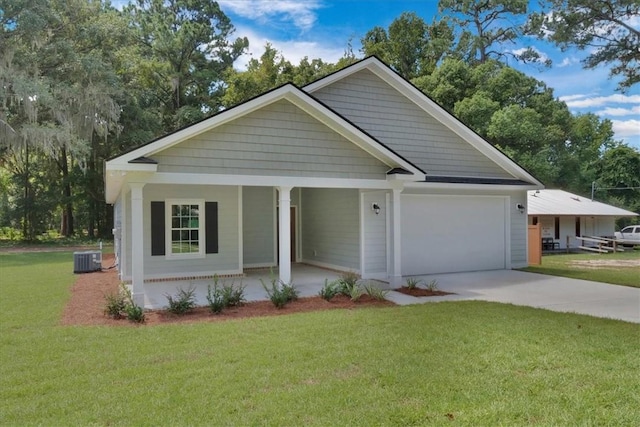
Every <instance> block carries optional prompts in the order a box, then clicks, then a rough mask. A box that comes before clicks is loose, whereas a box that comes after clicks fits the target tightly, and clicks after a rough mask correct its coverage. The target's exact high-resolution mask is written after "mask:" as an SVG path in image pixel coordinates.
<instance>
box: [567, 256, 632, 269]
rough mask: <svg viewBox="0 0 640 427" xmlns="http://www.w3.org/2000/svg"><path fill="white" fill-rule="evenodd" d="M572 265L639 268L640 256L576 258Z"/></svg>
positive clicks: (592, 267)
mask: <svg viewBox="0 0 640 427" xmlns="http://www.w3.org/2000/svg"><path fill="white" fill-rule="evenodd" d="M569 265H570V266H572V267H578V268H587V269H600V268H639V267H640V258H638V259H587V260H575V261H571V262H570V263H569Z"/></svg>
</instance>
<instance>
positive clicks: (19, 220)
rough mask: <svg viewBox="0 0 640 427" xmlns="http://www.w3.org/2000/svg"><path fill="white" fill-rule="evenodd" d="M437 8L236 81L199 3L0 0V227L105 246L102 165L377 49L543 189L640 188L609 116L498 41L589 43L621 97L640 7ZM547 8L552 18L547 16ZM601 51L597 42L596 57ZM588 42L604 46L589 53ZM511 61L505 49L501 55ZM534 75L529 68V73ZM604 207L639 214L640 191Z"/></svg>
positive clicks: (228, 28) (231, 52) (634, 66)
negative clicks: (567, 97) (429, 15)
mask: <svg viewBox="0 0 640 427" xmlns="http://www.w3.org/2000/svg"><path fill="white" fill-rule="evenodd" d="M527 5H528V1H527V0H494V1H490V2H487V1H479V0H464V1H459V0H440V3H439V7H440V11H441V13H440V14H439V17H438V18H436V19H434V20H433V22H431V23H427V22H425V21H424V20H423V19H422V18H420V17H419V16H418V15H416V14H415V13H403V14H402V15H401V16H399V17H398V18H396V19H395V20H394V21H393V22H392V23H391V25H390V26H389V27H388V28H381V27H375V28H373V29H371V30H370V31H368V32H367V33H366V34H365V35H364V37H363V38H362V39H361V44H362V49H361V51H360V52H358V54H356V53H354V52H353V50H352V49H351V47H350V46H351V43H350V42H349V41H345V44H346V46H347V48H346V49H345V54H344V56H343V57H342V58H341V59H340V60H339V61H338V62H337V63H335V64H332V63H327V62H325V61H323V60H322V59H320V58H316V59H309V58H304V59H303V60H302V61H300V63H298V64H292V63H291V62H289V61H287V60H286V59H285V58H283V57H282V55H281V54H280V53H279V52H277V51H276V50H275V49H274V48H273V47H272V46H270V45H267V46H265V48H264V53H263V54H262V55H261V56H260V58H254V59H251V60H250V62H249V64H248V68H247V70H246V71H237V70H234V68H233V63H234V61H235V60H236V59H238V58H239V57H240V55H242V54H243V53H244V52H246V50H247V47H248V41H247V40H246V39H244V38H237V37H235V36H234V28H233V25H232V24H231V22H230V20H229V18H228V17H227V16H226V15H225V14H224V13H223V12H222V10H221V9H220V8H219V6H218V4H217V3H215V2H211V1H208V0H136V1H132V2H130V3H129V4H128V5H127V6H126V7H124V8H123V10H117V9H115V8H113V7H112V6H111V5H110V4H109V3H108V2H103V1H96V0H0V227H11V228H15V229H19V230H20V233H21V235H22V237H23V238H24V239H27V240H31V239H34V238H35V237H36V236H37V235H38V234H40V233H42V232H44V231H46V230H49V229H58V230H60V233H61V234H62V235H65V236H71V235H74V234H77V233H80V232H86V233H88V235H89V236H92V237H110V230H111V226H112V217H111V215H112V212H111V207H110V206H107V205H106V204H105V202H104V185H103V173H104V172H103V165H104V161H105V159H108V158H110V157H112V156H114V155H117V154H119V153H122V152H124V151H126V150H130V149H132V148H134V147H137V146H139V145H141V144H144V143H146V142H148V141H150V140H152V139H153V138H156V137H158V136H161V135H163V134H166V133H168V132H172V131H174V130H176V129H178V128H181V127H183V126H186V125H188V124H190V123H193V122H195V121H197V120H200V119H202V118H204V117H206V116H209V115H211V114H214V113H216V112H218V111H221V110H222V109H224V108H228V107H230V106H232V105H235V104H237V103H239V102H242V101H244V100H246V99H249V98H251V97H253V96H256V95H258V94H260V93H262V92H264V91H266V90H269V89H271V88H273V87H276V86H278V85H280V84H283V83H286V82H293V83H295V84H297V85H304V84H306V83H308V82H310V81H313V80H315V79H317V78H319V77H321V76H323V75H326V74H328V73H330V72H333V71H335V70H337V69H340V68H342V67H344V66H346V65H348V64H350V63H353V62H355V61H357V60H358V59H359V58H361V57H363V56H367V55H377V56H378V57H380V58H381V59H382V60H383V61H385V62H386V63H388V64H389V65H390V66H391V67H393V68H394V69H395V70H396V71H397V72H398V73H399V74H401V75H402V76H403V77H405V78H407V79H409V80H410V81H411V82H412V83H413V84H414V85H416V87H418V88H419V89H421V90H423V91H424V92H425V93H426V94H428V95H429V96H430V97H431V98H433V99H434V100H435V101H437V102H438V103H440V104H441V105H442V106H443V107H444V108H446V109H447V110H448V111H450V112H451V113H453V114H455V115H456V116H457V117H458V118H459V119H460V120H462V121H463V122H464V123H466V124H467V125H468V126H470V127H471V128H472V129H474V130H475V131H476V132H478V133H479V134H480V135H482V136H483V137H485V138H486V139H487V140H489V141H490V142H491V143H493V144H495V145H496V146H497V147H499V148H500V149H501V150H503V151H504V152H505V153H507V154H508V155H509V156H511V157H512V158H513V159H514V160H516V161H517V162H519V163H520V164H521V165H522V166H524V167H525V168H527V169H528V170H529V171H530V172H532V173H533V174H534V175H535V176H536V177H538V178H539V179H541V180H542V181H543V182H544V183H545V184H546V185H547V186H548V187H551V188H554V187H557V188H564V189H567V190H569V191H574V192H577V193H580V194H588V193H589V192H590V191H591V185H592V182H596V183H597V187H598V188H610V187H617V188H619V187H625V188H628V187H636V188H637V187H640V152H638V150H636V149H633V148H631V147H629V146H627V145H625V144H622V143H621V142H619V141H616V140H615V139H614V134H613V131H612V128H611V122H610V121H608V120H602V119H601V118H599V117H598V116H596V115H593V114H584V115H574V114H572V113H571V112H570V111H569V110H568V108H567V106H566V104H564V103H563V102H561V101H558V100H557V99H556V98H554V95H553V89H552V88H549V87H547V86H546V85H545V84H544V83H543V82H541V81H539V80H536V79H535V78H533V77H531V76H528V75H526V74H523V73H522V72H519V71H516V70H515V69H513V68H511V67H509V66H508V63H509V61H514V60H518V61H524V62H531V63H534V65H532V67H544V66H548V65H549V64H546V63H544V62H542V61H541V58H540V55H539V54H538V52H537V51H536V50H535V49H522V50H520V51H518V52H517V53H514V52H513V51H512V50H510V49H507V48H506V47H505V45H506V44H508V43H510V42H512V41H514V40H516V39H517V38H519V37H521V36H522V35H523V34H525V33H526V34H536V35H538V36H540V37H547V38H548V39H550V40H551V41H552V42H554V43H557V44H558V45H559V46H560V47H563V48H564V47H567V46H578V47H580V48H586V47H590V48H591V50H590V52H591V53H590V54H589V55H588V56H587V59H586V60H585V62H584V66H585V67H595V66H598V65H601V64H607V65H609V66H610V70H611V74H612V76H618V77H620V86H619V88H620V90H622V91H625V90H628V89H629V88H631V87H632V86H634V85H636V84H637V83H638V81H639V80H640V77H639V76H640V73H639V72H638V70H639V68H638V57H639V56H640V53H639V52H638V49H637V46H638V45H640V35H639V33H638V31H637V30H636V29H635V28H633V27H631V26H629V25H628V24H627V22H628V21H629V19H630V18H631V17H633V16H638V14H640V5H639V4H638V2H637V1H635V0H615V1H614V0H607V1H603V0H547V1H546V2H545V8H546V9H544V10H543V11H541V12H537V13H532V12H528V11H527ZM550 10H556V11H558V10H561V11H562V12H554V13H547V12H549V11H550ZM593 46H596V48H593ZM597 46H599V47H602V49H598V48H597ZM508 52H511V53H508ZM532 70H535V68H532ZM596 195H597V198H598V199H600V200H605V201H609V202H612V203H615V204H617V205H619V206H622V207H626V208H628V209H631V210H635V211H637V212H640V191H639V190H638V189H635V190H634V189H626V190H619V191H613V190H607V191H606V192H605V191H604V190H602V191H599V192H597V193H596Z"/></svg>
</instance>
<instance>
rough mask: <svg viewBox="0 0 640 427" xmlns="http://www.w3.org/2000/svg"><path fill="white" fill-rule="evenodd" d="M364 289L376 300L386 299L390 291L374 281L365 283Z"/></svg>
mask: <svg viewBox="0 0 640 427" xmlns="http://www.w3.org/2000/svg"><path fill="white" fill-rule="evenodd" d="M364 291H365V292H366V293H367V295H369V296H370V297H371V298H373V299H375V300H378V301H384V300H385V299H386V296H387V294H388V293H389V291H388V290H385V289H381V288H380V287H378V286H376V285H375V284H373V283H367V284H365V285H364Z"/></svg>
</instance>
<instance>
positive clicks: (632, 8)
mask: <svg viewBox="0 0 640 427" xmlns="http://www.w3.org/2000/svg"><path fill="white" fill-rule="evenodd" d="M543 6H545V7H544V10H543V11H541V12H539V13H534V14H532V15H531V16H530V18H529V22H528V31H529V32H530V33H532V34H536V35H538V36H539V37H540V38H544V39H547V40H550V41H552V42H554V43H556V44H557V45H558V46H560V47H561V48H562V49H563V50H566V49H568V48H569V47H571V46H576V47H577V48H578V49H582V50H588V51H589V54H588V55H587V57H586V58H585V59H584V60H583V61H582V63H583V65H584V67H585V68H595V67H598V66H599V65H610V66H611V69H610V75H611V77H614V76H620V77H621V78H622V80H621V81H620V83H619V84H618V89H619V90H623V91H624V90H627V89H629V88H630V87H631V86H633V85H634V84H636V83H638V82H639V81H640V65H639V64H638V61H639V60H640V49H638V46H640V30H638V27H637V25H638V21H637V19H638V16H640V2H638V0H546V1H544V2H543Z"/></svg>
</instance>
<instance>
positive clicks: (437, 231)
mask: <svg viewBox="0 0 640 427" xmlns="http://www.w3.org/2000/svg"><path fill="white" fill-rule="evenodd" d="M105 175H106V199H107V202H108V203H112V204H113V205H114V210H115V228H114V232H115V236H116V245H117V250H116V252H117V257H118V260H119V264H118V268H119V272H120V276H121V278H122V280H125V281H130V282H131V283H132V288H133V293H134V297H135V298H136V300H137V301H140V302H142V301H144V293H145V289H147V288H149V287H153V286H154V283H155V282H157V281H161V280H168V279H180V278H206V277H211V276H212V275H214V274H219V275H223V274H230V275H232V274H242V273H243V271H244V269H246V268H251V267H261V266H262V267H266V266H276V267H277V268H278V274H279V277H280V279H281V280H282V281H284V282H289V281H291V280H292V279H293V282H294V283H295V277H292V268H291V266H292V263H308V264H312V265H316V266H321V267H328V268H332V269H338V270H349V271H354V272H357V273H359V274H360V275H362V277H364V278H378V279H383V280H388V281H391V282H399V281H400V280H401V278H402V276H408V275H418V274H430V273H444V272H461V271H476V270H490V269H510V268H515V267H522V266H525V265H526V264H527V241H526V239H527V215H526V214H525V213H524V209H523V207H524V205H525V204H526V201H527V190H535V189H540V188H542V184H541V183H540V182H539V181H538V180H536V179H535V178H534V177H533V176H531V175H530V174H529V173H528V172H527V171H525V170H524V169H523V168H521V167H520V166H518V165H517V164H516V163H514V162H513V161H511V160H510V159H509V158H508V157H506V156H505V155H504V154H502V153H501V152H500V151H498V150H497V149H495V148H494V147H493V146H491V145H490V144H489V143H488V142H487V141H485V140H483V139H482V138H481V137H480V136H478V135H477V134H476V133H474V132H473V131H471V130H470V129H469V128H467V127H466V126H464V125H463V124H462V123H461V122H460V121H458V120H457V119H456V118H455V117H453V116H451V115H450V114H449V113H447V112H446V111H445V110H444V109H443V108H441V107H440V106H439V105H438V104H436V103H435V102H434V101H432V100H431V99H430V98H428V97H427V96H425V95H424V94H423V93H422V92H421V91H420V90H418V89H417V88H415V87H414V86H412V85H411V84H410V83H409V82H408V81H406V80H404V79H403V78H402V77H400V76H399V75H398V74H397V73H395V72H394V71H393V70H391V69H390V68H389V67H387V66H386V65H385V64H383V63H382V62H381V61H380V60H379V59H377V58H375V57H370V58H367V59H364V60H362V61H360V62H358V63H356V64H353V65H351V66H349V67H347V68H344V69H342V70H340V71H338V72H336V73H334V74H331V75H329V76H327V77H324V78H322V79H320V80H318V81H316V82H314V83H312V84H310V85H308V86H305V87H303V88H298V87H296V86H294V85H292V84H286V85H284V86H281V87H278V88H276V89H274V90H272V91H269V92H267V93H265V94H263V95H261V96H259V97H257V98H254V99H251V100H249V101H247V102H245V103H243V104H241V105H238V106H236V107H233V108H230V109H228V110H225V111H223V112H220V113H218V114H216V115H214V116H212V117H210V118H207V119H205V120H203V121H201V122H199V123H195V124H193V125H191V126H189V127H186V128H184V129H181V130H178V131H176V132H174V133H172V134H169V135H166V136H164V137H161V138H159V139H156V140H154V141H151V142H150V143H148V144H146V145H144V146H142V147H139V148H136V149H134V150H132V151H130V152H127V153H124V154H122V155H119V156H117V157H115V158H113V159H111V160H109V161H107V162H106V174H105Z"/></svg>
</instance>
